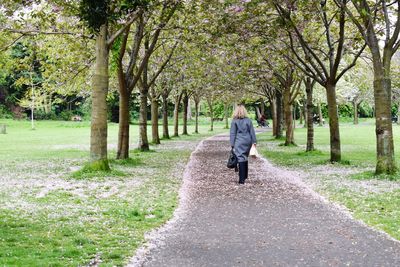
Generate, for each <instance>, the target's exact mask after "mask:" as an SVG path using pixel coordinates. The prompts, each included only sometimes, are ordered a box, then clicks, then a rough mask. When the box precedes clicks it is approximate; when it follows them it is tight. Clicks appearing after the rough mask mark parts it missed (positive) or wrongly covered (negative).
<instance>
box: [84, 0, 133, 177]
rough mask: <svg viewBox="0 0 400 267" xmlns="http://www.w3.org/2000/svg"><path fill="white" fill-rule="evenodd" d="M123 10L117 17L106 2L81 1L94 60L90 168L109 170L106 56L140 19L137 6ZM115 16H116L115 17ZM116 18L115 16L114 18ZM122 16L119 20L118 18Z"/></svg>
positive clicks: (113, 8) (102, 0)
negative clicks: (93, 46) (115, 25)
mask: <svg viewBox="0 0 400 267" xmlns="http://www.w3.org/2000/svg"><path fill="white" fill-rule="evenodd" d="M130 4H131V5H129V6H126V8H127V10H124V11H126V13H123V14H121V13H119V11H120V9H119V10H117V9H118V5H110V3H109V1H107V0H97V1H91V0H81V1H80V8H79V9H80V17H81V18H82V20H84V21H85V22H86V23H87V25H88V27H89V28H90V29H91V30H92V31H93V33H95V35H96V54H95V55H96V60H95V66H94V73H93V78H92V116H91V118H92V120H91V131H90V157H91V161H92V163H91V164H92V166H93V168H95V169H99V170H109V169H110V167H109V164H108V159H107V101H106V98H107V93H108V84H109V71H108V68H109V52H110V48H111V46H112V44H113V43H114V41H115V40H116V39H117V38H118V37H119V36H121V34H123V33H126V30H127V29H128V28H129V27H130V25H131V24H132V23H133V22H134V21H136V20H137V19H138V18H139V17H140V16H139V14H140V12H139V10H140V9H138V3H136V1H133V2H131V3H130ZM118 13H119V14H118ZM117 15H119V16H117ZM121 16H122V18H121ZM116 18H121V19H124V23H123V24H122V26H120V27H119V29H118V30H117V31H115V32H114V33H111V31H110V26H111V24H112V23H113V22H114V21H115V19H116Z"/></svg>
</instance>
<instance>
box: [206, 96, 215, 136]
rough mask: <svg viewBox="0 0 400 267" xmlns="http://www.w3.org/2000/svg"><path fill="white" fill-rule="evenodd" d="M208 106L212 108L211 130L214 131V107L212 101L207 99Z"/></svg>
mask: <svg viewBox="0 0 400 267" xmlns="http://www.w3.org/2000/svg"><path fill="white" fill-rule="evenodd" d="M207 103H208V108H209V109H210V131H211V132H212V131H214V109H213V105H212V104H213V103H212V101H209V100H207Z"/></svg>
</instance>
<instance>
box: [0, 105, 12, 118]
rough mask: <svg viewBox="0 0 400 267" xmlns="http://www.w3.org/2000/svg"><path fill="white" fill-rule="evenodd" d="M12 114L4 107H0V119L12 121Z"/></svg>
mask: <svg viewBox="0 0 400 267" xmlns="http://www.w3.org/2000/svg"><path fill="white" fill-rule="evenodd" d="M12 118H13V114H12V112H11V111H10V110H9V109H8V108H7V107H6V106H4V105H0V119H12Z"/></svg>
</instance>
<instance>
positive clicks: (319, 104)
mask: <svg viewBox="0 0 400 267" xmlns="http://www.w3.org/2000/svg"><path fill="white" fill-rule="evenodd" d="M318 118H319V123H318V124H319V126H322V125H323V120H324V117H323V116H322V107H321V102H318Z"/></svg>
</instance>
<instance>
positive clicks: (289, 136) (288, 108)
mask: <svg viewBox="0 0 400 267" xmlns="http://www.w3.org/2000/svg"><path fill="white" fill-rule="evenodd" d="M283 108H284V112H285V118H286V120H285V124H286V140H285V146H289V145H293V144H294V127H293V105H292V103H290V88H285V90H284V91H283Z"/></svg>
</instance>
